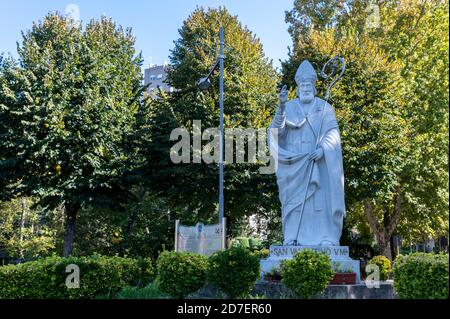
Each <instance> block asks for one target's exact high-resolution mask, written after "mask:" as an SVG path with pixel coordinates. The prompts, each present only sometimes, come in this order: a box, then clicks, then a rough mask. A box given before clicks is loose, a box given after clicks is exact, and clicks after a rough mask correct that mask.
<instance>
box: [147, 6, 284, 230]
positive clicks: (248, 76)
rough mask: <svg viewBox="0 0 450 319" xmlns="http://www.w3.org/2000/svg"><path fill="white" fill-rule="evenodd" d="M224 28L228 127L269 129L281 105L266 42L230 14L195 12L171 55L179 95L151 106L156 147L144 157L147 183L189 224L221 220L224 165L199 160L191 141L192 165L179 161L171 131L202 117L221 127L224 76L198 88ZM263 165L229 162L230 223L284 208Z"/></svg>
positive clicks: (211, 125)
mask: <svg viewBox="0 0 450 319" xmlns="http://www.w3.org/2000/svg"><path fill="white" fill-rule="evenodd" d="M220 26H223V27H224V29H225V56H226V58H225V77H224V81H225V101H224V105H225V106H224V113H225V128H226V129H229V128H263V129H267V127H268V126H269V123H270V119H271V116H272V114H273V112H274V109H275V108H276V106H277V95H276V87H277V81H278V75H277V73H276V72H275V71H274V69H273V67H272V64H271V62H270V61H268V59H267V58H266V57H265V56H264V53H263V48H262V45H261V43H260V41H259V39H257V38H256V36H255V35H254V34H253V33H252V32H251V31H249V30H248V29H247V28H245V27H243V26H242V25H241V23H240V22H239V21H238V19H237V17H235V16H231V15H230V14H229V13H228V11H227V10H226V9H223V8H222V9H208V10H205V9H203V8H198V9H196V10H195V11H194V12H193V13H192V14H191V15H190V16H189V18H188V19H187V20H186V21H184V23H183V26H182V27H181V29H180V31H179V32H180V38H179V39H178V40H177V41H175V47H174V49H173V50H172V52H171V56H170V62H171V64H170V68H169V71H168V82H169V84H170V85H171V86H172V87H175V88H176V91H175V92H174V93H172V94H169V95H164V94H162V95H161V96H160V97H159V98H158V99H156V100H154V101H153V102H152V104H151V108H152V112H151V113H152V114H151V116H150V119H149V123H150V125H149V127H150V131H149V133H148V134H147V140H151V141H152V143H151V144H147V145H148V147H147V149H146V150H145V152H144V153H145V154H146V157H147V158H148V159H149V160H148V165H147V167H146V172H147V174H148V178H147V181H148V184H147V185H148V186H149V187H150V189H151V190H152V191H154V192H156V194H159V195H163V196H166V197H167V200H168V204H169V205H171V206H172V207H178V208H181V209H182V210H184V212H185V213H184V214H183V215H182V216H181V217H182V220H183V222H187V223H194V224H195V223H196V222H198V221H199V220H203V221H204V222H209V221H217V217H216V216H217V215H216V214H215V211H216V209H217V198H218V197H217V196H216V195H217V194H218V170H217V164H214V163H211V164H205V163H202V164H198V163H192V156H193V155H192V143H191V156H190V163H186V164H185V163H180V164H174V163H172V162H171V160H170V157H169V154H170V148H171V147H172V146H173V145H174V144H175V143H176V141H170V133H171V131H172V129H174V128H178V127H185V128H187V129H188V130H189V131H191V132H192V129H193V120H200V121H201V125H202V127H203V128H204V129H205V128H214V127H216V128H217V127H218V126H219V94H218V87H219V85H218V82H219V76H218V72H216V73H213V75H212V79H211V80H212V81H211V82H212V88H211V89H210V90H208V91H206V92H202V91H200V90H199V89H198V87H197V83H198V81H199V79H200V78H201V77H204V76H205V75H206V74H207V73H208V72H209V70H210V68H211V67H212V66H213V65H214V63H215V60H216V58H217V55H218V45H219V43H218V34H219V27H220ZM142 136H145V134H142ZM207 142H210V141H206V142H205V141H203V146H205V144H206V143H207ZM215 155H216V156H218V153H216V154H215ZM234 155H236V154H234ZM261 165H262V164H261V163H256V164H255V163H243V164H234V163H229V162H227V163H226V164H225V196H224V197H225V215H226V217H227V218H228V225H231V224H232V220H236V219H238V218H240V216H243V215H249V214H260V216H264V214H266V213H267V212H269V211H272V210H274V209H275V207H278V206H279V204H278V200H277V199H276V184H275V179H274V177H273V175H261V174H259V171H258V169H259V167H261Z"/></svg>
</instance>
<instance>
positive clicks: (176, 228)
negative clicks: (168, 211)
mask: <svg viewBox="0 0 450 319" xmlns="http://www.w3.org/2000/svg"><path fill="white" fill-rule="evenodd" d="M179 227H180V220H179V219H177V220H176V221H175V251H176V252H177V251H178V228H179Z"/></svg>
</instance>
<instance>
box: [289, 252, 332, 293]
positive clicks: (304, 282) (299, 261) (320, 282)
mask: <svg viewBox="0 0 450 319" xmlns="http://www.w3.org/2000/svg"><path fill="white" fill-rule="evenodd" d="M281 276H282V281H283V283H284V284H285V285H286V287H288V288H290V289H291V290H292V291H293V292H294V293H295V294H296V295H297V296H298V297H300V298H305V299H309V298H311V297H314V296H316V295H317V294H320V293H322V292H324V291H325V289H326V288H327V286H328V282H329V281H330V280H331V279H332V277H333V271H332V266H331V260H330V257H328V256H327V255H326V254H325V253H321V252H315V251H312V250H310V249H304V250H302V251H300V252H298V253H297V254H295V256H294V258H293V259H290V260H285V261H283V262H282V263H281Z"/></svg>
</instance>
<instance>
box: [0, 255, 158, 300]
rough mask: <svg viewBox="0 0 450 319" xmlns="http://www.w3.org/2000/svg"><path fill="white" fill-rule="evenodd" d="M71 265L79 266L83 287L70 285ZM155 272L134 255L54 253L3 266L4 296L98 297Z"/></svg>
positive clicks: (1, 293) (0, 289)
mask: <svg viewBox="0 0 450 319" xmlns="http://www.w3.org/2000/svg"><path fill="white" fill-rule="evenodd" d="M71 264H73V265H76V266H78V267H79V270H80V273H79V274H80V282H79V288H68V287H67V286H66V278H67V277H68V276H69V275H70V274H71V273H72V271H69V272H66V267H67V266H68V265H71ZM142 266H144V265H142ZM144 267H145V266H144ZM147 267H149V266H148V265H147ZM151 271H152V270H150V269H141V268H140V265H139V263H138V261H137V260H135V259H130V258H121V257H105V256H101V255H93V256H91V257H67V258H63V257H57V256H52V257H48V258H45V259H40V260H36V261H31V262H27V263H23V264H18V265H7V266H3V267H0V298H2V299H29V298H33V299H41V298H42V299H44V298H51V299H60V298H82V299H84V298H95V297H96V296H98V295H105V294H109V295H111V294H115V293H116V292H118V291H119V290H120V289H122V288H123V287H125V286H130V285H136V284H138V283H139V281H140V278H141V276H142V273H149V272H151Z"/></svg>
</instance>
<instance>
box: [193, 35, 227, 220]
mask: <svg viewBox="0 0 450 319" xmlns="http://www.w3.org/2000/svg"><path fill="white" fill-rule="evenodd" d="M219 38H220V53H219V57H218V59H217V61H216V63H215V64H214V66H213V67H212V68H211V71H209V74H208V75H207V76H206V77H204V78H201V79H200V81H199V83H198V86H199V88H200V89H201V90H207V89H208V88H209V87H210V86H211V81H210V80H209V78H210V76H211V74H212V73H213V72H214V70H215V69H216V68H217V67H219V69H220V80H219V90H220V98H219V106H220V143H219V224H221V223H222V220H223V217H224V216H223V165H224V163H223V157H224V151H223V144H224V142H223V137H224V133H223V69H224V59H225V56H224V49H223V47H224V44H225V43H224V29H223V27H221V28H220V34H219Z"/></svg>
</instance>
